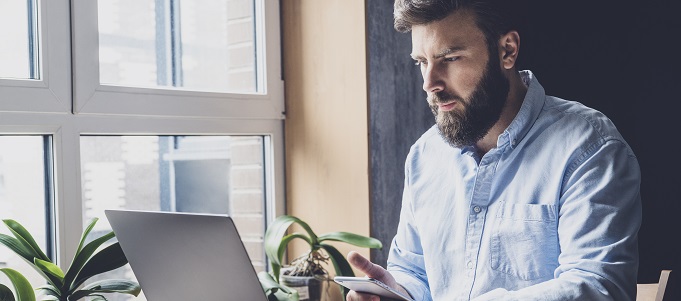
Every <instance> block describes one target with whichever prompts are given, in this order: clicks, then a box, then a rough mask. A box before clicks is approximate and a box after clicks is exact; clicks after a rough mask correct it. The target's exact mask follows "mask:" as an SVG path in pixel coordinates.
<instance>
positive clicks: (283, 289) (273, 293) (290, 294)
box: [258, 271, 299, 301]
mask: <svg viewBox="0 0 681 301" xmlns="http://www.w3.org/2000/svg"><path fill="white" fill-rule="evenodd" d="M258 279H259V280H260V285H261V286H262V289H263V290H264V291H265V295H266V296H267V300H271V301H295V300H298V299H299V296H298V291H296V290H295V289H292V288H290V287H288V286H286V285H283V284H280V283H277V281H275V280H274V277H272V275H271V274H270V273H267V272H265V271H262V272H259V273H258Z"/></svg>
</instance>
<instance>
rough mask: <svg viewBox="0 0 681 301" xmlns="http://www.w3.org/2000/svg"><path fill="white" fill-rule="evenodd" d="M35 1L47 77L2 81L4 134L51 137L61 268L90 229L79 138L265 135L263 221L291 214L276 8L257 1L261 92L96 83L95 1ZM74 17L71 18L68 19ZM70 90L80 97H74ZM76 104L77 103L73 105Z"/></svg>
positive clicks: (0, 124) (0, 125) (267, 0)
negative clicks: (261, 34) (286, 210)
mask: <svg viewBox="0 0 681 301" xmlns="http://www.w3.org/2000/svg"><path fill="white" fill-rule="evenodd" d="M38 1H40V4H41V5H40V7H41V14H40V18H41V21H42V22H41V24H42V26H41V29H42V32H41V35H40V38H41V39H42V40H41V43H42V44H41V45H43V46H42V47H41V49H43V51H42V53H41V55H42V59H43V60H42V65H43V73H42V74H43V76H42V77H43V78H42V79H40V80H8V79H1V80H0V95H2V98H3V101H1V102H0V135H50V136H52V137H53V143H52V144H53V155H54V158H53V161H54V166H53V169H54V179H53V183H54V185H53V186H54V194H53V195H54V198H55V200H54V202H55V203H54V205H53V206H54V211H55V216H54V220H53V221H51V222H53V223H54V228H55V232H56V233H55V234H56V237H55V239H56V246H55V250H56V251H57V260H58V262H59V265H60V266H61V267H63V268H66V267H68V265H69V264H70V262H71V260H72V256H73V254H74V253H75V251H76V247H77V245H78V241H79V239H80V235H81V233H82V231H83V227H84V225H83V211H84V208H83V206H84V201H83V197H82V190H81V170H80V137H81V136H82V135H263V136H266V137H268V138H266V139H265V142H266V143H265V144H264V145H265V147H266V150H265V151H266V154H268V155H269V156H267V157H266V158H265V173H266V174H265V177H266V178H265V182H266V191H265V197H266V200H267V203H266V218H265V219H266V221H267V222H269V221H271V220H273V219H274V217H275V216H277V215H280V214H283V213H284V208H285V207H284V206H285V205H284V204H285V203H284V140H283V138H284V130H283V119H284V115H283V108H284V91H283V81H282V79H281V57H280V55H281V54H280V37H279V34H280V32H279V24H280V22H279V1H276V0H256V3H257V5H256V11H260V13H261V14H260V15H257V14H256V19H259V20H260V21H262V22H264V24H261V25H260V26H262V27H261V28H263V29H264V30H263V32H264V38H263V40H264V41H263V42H262V43H263V44H262V45H263V46H262V48H261V49H263V50H264V53H263V55H262V57H265V58H266V59H264V60H263V61H262V62H258V63H259V64H264V66H265V67H264V68H263V70H264V72H265V73H266V76H265V77H263V81H264V83H263V84H264V86H263V87H264V88H265V89H264V91H263V92H261V93H257V94H229V93H213V92H210V93H209V92H193V91H188V90H178V89H166V90H164V89H142V88H127V87H115V86H105V85H100V84H99V83H98V80H96V81H93V79H98V78H99V70H98V67H97V68H94V67H91V66H96V65H97V64H98V61H99V52H98V49H97V44H98V41H97V35H96V28H97V26H96V24H97V23H96V16H97V9H96V6H94V8H93V4H96V2H97V1H95V0H75V1H71V2H70V3H69V0H38ZM100 1H105V0H100ZM69 11H72V14H71V19H69ZM93 16H94V20H93ZM258 17H259V18H258ZM93 21H94V22H95V23H92V22H93ZM47 22H49V26H47V24H46V23H47ZM256 22H257V21H256ZM70 24H73V29H71V28H72V27H71V25H70ZM93 24H94V25H93ZM82 26H86V27H87V29H84V28H82ZM47 28H49V31H47ZM93 34H94V35H93ZM71 35H72V36H73V40H72V41H71V44H70V45H69V43H64V41H70V36H71ZM71 45H72V46H71ZM71 51H73V57H74V60H73V61H71V57H72V56H71ZM48 53H49V55H48ZM265 54H266V55H265ZM93 59H94V61H93ZM83 64H90V65H91V66H90V67H87V66H83ZM71 66H73V70H74V72H73V73H72V72H71ZM48 71H49V72H48ZM71 80H73V85H71ZM72 86H73V91H74V93H71V92H72ZM72 95H73V97H72ZM84 95H85V96H84ZM4 99H10V101H5V100H4ZM27 99H33V100H35V101H27ZM71 104H74V106H73V108H71ZM72 109H73V112H72ZM42 216H43V215H42V213H41V218H42Z"/></svg>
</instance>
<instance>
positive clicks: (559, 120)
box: [540, 95, 623, 140]
mask: <svg viewBox="0 0 681 301" xmlns="http://www.w3.org/2000/svg"><path fill="white" fill-rule="evenodd" d="M540 119H544V120H545V122H549V123H551V124H552V126H554V127H556V128H560V129H563V130H564V131H571V132H580V133H582V134H583V135H588V134H591V135H595V136H597V137H600V138H602V139H603V140H611V139H617V140H623V138H622V136H621V135H620V133H619V131H618V130H617V127H616V126H615V124H614V123H613V122H612V120H610V118H608V117H607V116H605V114H603V113H602V112H600V111H598V110H596V109H594V108H591V107H588V106H586V105H584V104H582V103H580V102H577V101H571V100H565V99H562V98H558V97H554V96H548V95H547V96H546V103H545V106H544V108H543V112H542V114H541V115H540Z"/></svg>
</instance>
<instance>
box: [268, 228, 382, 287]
mask: <svg viewBox="0 0 681 301" xmlns="http://www.w3.org/2000/svg"><path fill="white" fill-rule="evenodd" d="M294 223H295V224H298V225H300V226H301V227H302V228H303V229H304V230H305V232H306V233H298V232H296V233H291V234H288V235H287V234H286V231H287V230H288V228H289V227H290V226H291V225H292V224H294ZM294 239H301V240H303V241H305V242H307V244H308V245H309V246H310V248H309V250H308V252H306V253H305V254H303V255H302V256H300V257H298V258H296V259H295V260H293V261H292V262H291V269H290V270H287V272H288V274H287V275H290V276H327V275H328V272H327V271H326V269H324V265H323V264H325V263H328V261H329V260H330V261H331V263H332V264H333V267H334V269H335V272H336V276H354V275H355V273H354V272H353V271H352V267H350V264H349V263H348V261H347V260H346V259H345V256H344V255H343V254H341V253H340V252H339V251H338V249H336V248H335V247H334V246H332V245H329V244H327V243H326V242H329V241H339V242H344V243H348V244H352V245H355V246H358V247H363V248H382V247H383V245H382V244H381V242H380V241H379V240H377V239H375V238H371V237H366V236H362V235H358V234H353V233H348V232H331V233H325V234H322V235H317V234H315V233H314V231H312V229H311V228H310V226H309V225H308V224H307V223H305V222H304V221H302V220H300V219H299V218H297V217H294V216H290V215H282V216H279V217H278V218H277V219H276V220H275V221H274V222H273V223H272V225H270V226H269V227H268V228H267V231H266V232H265V253H266V254H267V257H268V258H269V260H270V266H271V268H272V276H273V280H274V281H275V282H276V283H280V281H279V274H280V271H281V267H282V260H283V257H284V252H285V251H286V248H287V246H288V244H289V243H290V242H291V241H293V240H294ZM261 281H262V280H261ZM343 294H344V295H345V294H347V291H346V290H343Z"/></svg>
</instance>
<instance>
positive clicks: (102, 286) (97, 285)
mask: <svg viewBox="0 0 681 301" xmlns="http://www.w3.org/2000/svg"><path fill="white" fill-rule="evenodd" d="M141 291H142V289H141V288H140V285H139V284H137V282H134V281H130V280H119V279H115V280H111V279H107V280H102V281H97V282H93V283H90V284H89V285H87V286H85V287H84V288H83V289H81V290H77V291H75V292H74V293H73V294H71V296H69V300H70V301H76V300H79V299H82V298H84V297H87V296H92V295H100V294H101V293H121V294H128V295H133V296H135V297H137V295H139V294H140V292H141Z"/></svg>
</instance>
